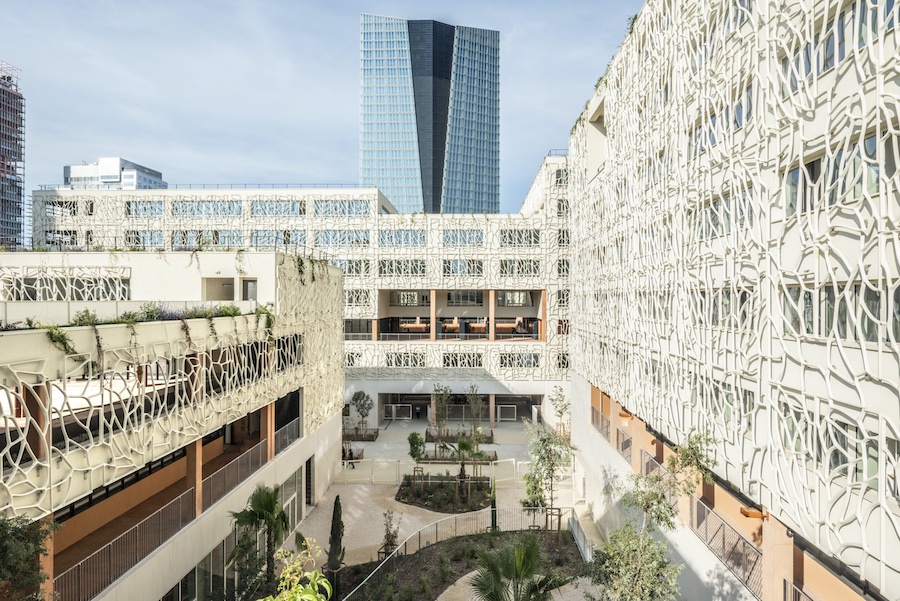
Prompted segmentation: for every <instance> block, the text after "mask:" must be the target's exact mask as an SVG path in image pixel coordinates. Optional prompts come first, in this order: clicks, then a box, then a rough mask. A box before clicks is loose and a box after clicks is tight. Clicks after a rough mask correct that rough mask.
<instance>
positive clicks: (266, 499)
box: [231, 484, 290, 590]
mask: <svg viewBox="0 0 900 601" xmlns="http://www.w3.org/2000/svg"><path fill="white" fill-rule="evenodd" d="M279 492H280V487H278V486H273V487H269V486H265V485H264V484H259V485H257V487H256V490H255V491H253V494H252V495H250V499H249V501H248V503H247V508H246V509H244V510H242V511H232V512H231V519H232V520H234V525H235V527H238V528H242V529H245V530H254V531H256V532H259V530H260V529H261V528H265V531H266V583H267V584H268V586H269V588H270V589H271V590H274V588H275V583H276V580H275V547H276V546H278V545H280V544H281V543H282V541H283V540H284V535H285V534H287V532H288V530H289V529H290V525H289V524H288V517H287V514H286V513H285V512H284V509H283V508H282V507H281V501H280V500H279V498H278V497H279ZM238 559H240V558H238Z"/></svg>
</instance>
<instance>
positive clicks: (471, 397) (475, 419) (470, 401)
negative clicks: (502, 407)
mask: <svg viewBox="0 0 900 601" xmlns="http://www.w3.org/2000/svg"><path fill="white" fill-rule="evenodd" d="M466 405H468V406H469V414H470V415H471V421H472V439H473V440H474V441H475V448H476V449H477V448H478V445H479V444H480V443H481V440H479V439H480V438H481V435H480V430H479V428H480V426H481V417H482V415H483V414H484V395H482V394H478V386H476V385H475V384H472V385H471V386H469V387H468V388H466Z"/></svg>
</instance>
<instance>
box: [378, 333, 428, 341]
mask: <svg viewBox="0 0 900 601" xmlns="http://www.w3.org/2000/svg"><path fill="white" fill-rule="evenodd" d="M428 338H431V332H379V333H378V340H426V339H428Z"/></svg>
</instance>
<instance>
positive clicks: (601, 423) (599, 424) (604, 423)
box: [591, 407, 609, 442]
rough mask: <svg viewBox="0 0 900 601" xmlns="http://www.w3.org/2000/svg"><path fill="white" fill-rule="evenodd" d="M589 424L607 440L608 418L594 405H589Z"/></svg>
mask: <svg viewBox="0 0 900 601" xmlns="http://www.w3.org/2000/svg"><path fill="white" fill-rule="evenodd" d="M591 425H592V426H594V429H595V430H597V432H599V433H600V436H602V437H603V438H605V439H606V442H609V418H608V417H606V416H605V415H603V413H602V412H601V411H600V410H599V409H597V408H596V407H591Z"/></svg>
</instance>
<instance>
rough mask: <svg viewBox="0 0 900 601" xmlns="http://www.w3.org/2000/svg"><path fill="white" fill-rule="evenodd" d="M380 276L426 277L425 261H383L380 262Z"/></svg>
mask: <svg viewBox="0 0 900 601" xmlns="http://www.w3.org/2000/svg"><path fill="white" fill-rule="evenodd" d="M378 275H380V276H405V277H424V276H425V259H381V260H379V261H378Z"/></svg>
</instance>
